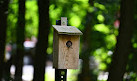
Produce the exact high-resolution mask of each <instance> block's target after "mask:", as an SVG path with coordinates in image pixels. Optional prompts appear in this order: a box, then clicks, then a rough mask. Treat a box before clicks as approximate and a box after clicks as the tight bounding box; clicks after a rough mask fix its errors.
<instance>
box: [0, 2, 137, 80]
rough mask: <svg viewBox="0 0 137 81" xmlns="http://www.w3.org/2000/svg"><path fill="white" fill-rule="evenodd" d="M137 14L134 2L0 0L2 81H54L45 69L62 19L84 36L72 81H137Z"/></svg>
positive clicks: (52, 75)
mask: <svg viewBox="0 0 137 81" xmlns="http://www.w3.org/2000/svg"><path fill="white" fill-rule="evenodd" d="M136 9H137V1H136V0H0V81H54V72H53V71H54V70H53V69H52V68H50V69H51V70H50V69H46V68H47V67H52V60H53V59H52V53H53V28H52V25H55V24H56V20H60V18H61V17H67V18H68V25H70V26H75V27H77V28H78V29H80V30H81V31H82V32H83V35H82V36H81V37H80V38H81V39H80V57H79V58H80V60H79V62H80V65H79V69H77V70H68V81H137V30H136V29H137V23H136V22H137V11H136ZM24 67H27V68H25V69H29V68H31V69H32V68H33V71H32V72H31V75H29V74H26V73H25V72H24V70H25V69H24ZM45 69H46V70H45ZM13 70H14V71H13ZM27 71H28V72H29V71H30V70H27ZM28 76H32V77H28ZM26 78H28V79H26Z"/></svg>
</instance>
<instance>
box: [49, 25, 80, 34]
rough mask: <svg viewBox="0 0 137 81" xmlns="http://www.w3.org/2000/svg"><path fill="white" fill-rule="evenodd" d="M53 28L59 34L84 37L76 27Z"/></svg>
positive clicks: (59, 26)
mask: <svg viewBox="0 0 137 81" xmlns="http://www.w3.org/2000/svg"><path fill="white" fill-rule="evenodd" d="M52 26H53V28H54V29H55V30H56V31H57V32H58V34H66V35H82V32H81V31H80V30H79V29H78V28H76V27H74V26H61V25H52Z"/></svg>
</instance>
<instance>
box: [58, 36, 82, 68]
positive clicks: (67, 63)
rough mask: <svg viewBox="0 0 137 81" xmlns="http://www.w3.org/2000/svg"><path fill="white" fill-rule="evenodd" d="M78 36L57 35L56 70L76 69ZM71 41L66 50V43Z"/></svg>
mask: <svg viewBox="0 0 137 81" xmlns="http://www.w3.org/2000/svg"><path fill="white" fill-rule="evenodd" d="M79 39H80V37H79V35H76V36H74V35H59V52H58V69H78V63H79ZM67 41H71V42H72V46H71V47H70V48H68V47H67V46H66V42H67Z"/></svg>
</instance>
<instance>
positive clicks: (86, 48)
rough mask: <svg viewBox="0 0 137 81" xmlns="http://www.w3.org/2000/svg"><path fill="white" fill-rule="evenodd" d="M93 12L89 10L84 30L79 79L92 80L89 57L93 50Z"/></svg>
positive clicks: (81, 80) (82, 80)
mask: <svg viewBox="0 0 137 81" xmlns="http://www.w3.org/2000/svg"><path fill="white" fill-rule="evenodd" d="M89 4H90V6H93V0H89ZM92 20H93V19H92V13H89V12H87V16H86V24H85V29H84V32H83V35H84V36H83V39H84V41H83V47H82V53H81V54H82V55H81V56H82V60H83V62H82V72H81V73H80V74H79V77H78V81H91V80H92V77H91V71H90V66H89V61H90V59H89V57H90V52H91V45H90V44H91V35H90V34H91V29H92V28H91V27H92V23H91V22H92Z"/></svg>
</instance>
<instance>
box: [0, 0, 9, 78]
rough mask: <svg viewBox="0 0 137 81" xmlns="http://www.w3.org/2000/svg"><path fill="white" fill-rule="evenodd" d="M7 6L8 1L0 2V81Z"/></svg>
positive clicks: (2, 0)
mask: <svg viewBox="0 0 137 81" xmlns="http://www.w3.org/2000/svg"><path fill="white" fill-rule="evenodd" d="M8 4H9V0H1V1H0V81H1V79H2V76H3V66H4V65H3V64H4V51H5V44H6V29H7V15H8Z"/></svg>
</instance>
